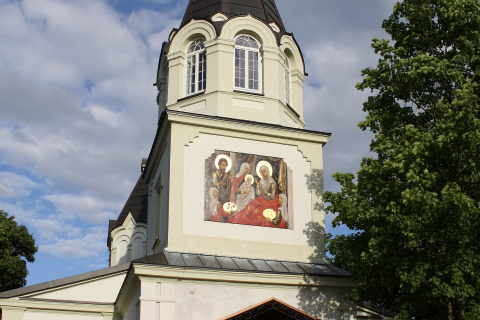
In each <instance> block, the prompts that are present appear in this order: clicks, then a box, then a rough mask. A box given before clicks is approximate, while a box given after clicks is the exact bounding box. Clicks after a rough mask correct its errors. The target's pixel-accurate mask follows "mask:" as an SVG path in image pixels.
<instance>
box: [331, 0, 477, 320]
mask: <svg viewBox="0 0 480 320" xmlns="http://www.w3.org/2000/svg"><path fill="white" fill-rule="evenodd" d="M382 26H383V28H384V29H385V31H386V32H387V33H388V34H389V35H390V36H391V41H388V40H385V39H383V40H379V39H376V38H374V39H373V43H372V47H373V48H374V50H375V52H376V53H377V54H379V57H380V58H379V61H378V64H377V66H376V68H367V69H364V70H363V71H362V75H363V81H362V82H361V83H358V84H357V89H359V90H365V89H368V90H370V91H371V92H372V95H371V96H370V97H368V100H367V101H366V102H365V103H364V105H363V110H364V111H365V112H367V117H366V120H365V121H364V122H361V123H360V124H359V127H360V128H361V129H362V130H367V129H368V130H370V131H372V132H373V134H374V139H373V140H372V142H371V144H370V149H371V151H372V152H373V153H374V154H375V156H373V157H368V158H364V159H363V160H362V162H361V168H360V170H359V172H358V173H357V176H356V177H355V176H354V175H353V174H350V173H336V174H334V178H335V179H336V181H338V182H339V183H340V184H341V191H340V192H337V193H333V192H326V193H325V194H324V200H325V202H326V203H329V205H328V206H327V208H326V210H327V211H329V212H332V213H338V216H337V217H336V218H335V219H334V223H333V224H334V226H338V225H339V224H344V225H346V226H347V227H348V228H350V229H351V230H352V234H350V235H342V236H337V237H334V238H332V237H331V236H327V242H328V245H327V248H328V250H329V252H330V253H331V254H332V255H333V263H334V264H335V265H338V266H340V267H343V268H345V269H347V270H350V271H351V272H352V277H353V279H354V281H356V282H357V284H358V286H357V288H356V289H355V291H354V294H353V297H352V298H353V299H356V300H360V299H362V300H368V301H370V302H373V303H376V304H378V305H380V306H383V307H386V308H389V309H391V310H393V311H396V312H398V313H399V314H398V316H397V318H398V319H455V320H458V319H480V106H479V98H480V86H479V82H480V78H479V77H480V3H479V1H478V0H428V1H427V0H424V1H419V0H405V1H403V2H400V3H397V4H396V5H395V7H394V10H393V14H392V15H391V16H390V17H389V18H388V19H386V20H384V22H383V25H382Z"/></svg>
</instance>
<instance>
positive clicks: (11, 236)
mask: <svg viewBox="0 0 480 320" xmlns="http://www.w3.org/2000/svg"><path fill="white" fill-rule="evenodd" d="M14 219H15V217H13V216H11V217H9V216H8V214H7V213H6V212H4V211H2V210H0V292H1V291H6V290H12V289H16V288H20V287H23V286H24V285H25V284H26V283H27V281H26V280H25V278H26V277H27V274H28V271H27V261H28V262H33V261H34V260H35V258H34V254H35V252H37V249H38V248H37V247H36V246H35V239H34V238H33V236H32V235H31V234H30V233H28V230H27V228H26V227H25V226H23V225H18V223H17V222H16V221H15V220H14Z"/></svg>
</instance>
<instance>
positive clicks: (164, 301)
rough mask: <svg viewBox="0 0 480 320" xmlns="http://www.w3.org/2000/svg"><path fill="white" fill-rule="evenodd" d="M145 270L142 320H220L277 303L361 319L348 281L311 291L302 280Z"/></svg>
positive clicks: (343, 319)
mask: <svg viewBox="0 0 480 320" xmlns="http://www.w3.org/2000/svg"><path fill="white" fill-rule="evenodd" d="M139 269H142V270H141V271H138V270H137V268H136V272H137V271H138V272H139V273H142V275H140V276H139V277H140V279H141V284H140V287H141V296H140V301H141V305H142V308H141V314H140V320H161V319H169V320H183V319H189V320H218V319H222V318H224V317H226V316H229V315H232V314H234V313H236V312H238V311H240V310H243V309H245V308H247V307H250V306H253V305H256V304H258V303H261V302H264V301H265V300H269V299H271V298H276V299H279V300H281V301H283V302H284V303H287V304H289V305H291V306H293V307H295V308H298V309H300V310H302V311H304V312H306V313H308V314H310V315H312V316H315V317H317V318H318V319H328V320H353V319H356V317H355V313H356V306H355V304H353V303H352V302H349V301H346V300H345V299H344V298H343V297H344V296H345V295H346V294H348V293H350V290H351V288H352V283H351V282H350V281H349V280H348V279H330V280H323V281H322V280H320V281H318V283H317V285H316V286H315V285H314V286H310V285H308V283H307V282H305V279H304V278H303V277H302V276H301V275H273V274H262V273H244V272H238V273H235V272H227V271H213V270H189V269H174V268H171V269H168V268H165V269H163V268H161V269H160V268H157V269H156V270H154V269H152V267H146V268H145V269H143V268H142V267H141V266H140V267H139ZM124 320H133V319H130V318H126V317H125V318H124Z"/></svg>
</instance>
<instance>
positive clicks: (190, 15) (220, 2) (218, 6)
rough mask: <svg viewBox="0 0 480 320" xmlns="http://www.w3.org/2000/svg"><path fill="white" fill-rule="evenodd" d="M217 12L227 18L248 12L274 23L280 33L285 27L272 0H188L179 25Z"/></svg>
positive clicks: (283, 31) (207, 17) (208, 16)
mask: <svg viewBox="0 0 480 320" xmlns="http://www.w3.org/2000/svg"><path fill="white" fill-rule="evenodd" d="M218 12H221V13H223V14H224V15H226V16H227V17H228V18H231V17H235V16H242V15H246V14H249V13H250V14H251V15H253V16H254V17H257V18H258V19H260V20H262V21H264V22H266V23H267V24H269V23H272V22H273V23H275V24H276V25H277V26H278V27H279V29H280V33H285V27H284V25H283V22H282V18H280V14H279V12H278V9H277V6H276V5H275V1H274V0H190V3H189V4H188V7H187V11H186V12H185V16H184V17H183V20H182V25H181V26H184V25H185V24H187V23H188V22H189V21H190V20H192V19H209V18H211V17H212V16H213V15H214V14H216V13H218Z"/></svg>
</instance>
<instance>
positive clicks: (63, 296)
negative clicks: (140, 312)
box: [29, 273, 125, 303]
mask: <svg viewBox="0 0 480 320" xmlns="http://www.w3.org/2000/svg"><path fill="white" fill-rule="evenodd" d="M124 279H125V273H120V274H115V275H111V276H107V277H104V278H100V279H93V280H90V281H85V282H81V283H76V284H71V285H69V286H67V287H63V288H57V289H52V290H50V291H46V292H42V293H39V294H33V295H30V296H29V297H32V298H37V299H39V298H41V299H52V300H71V301H95V302H101V303H113V302H115V299H116V298H117V295H118V291H119V290H120V287H121V286H122V283H123V280H124Z"/></svg>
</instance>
